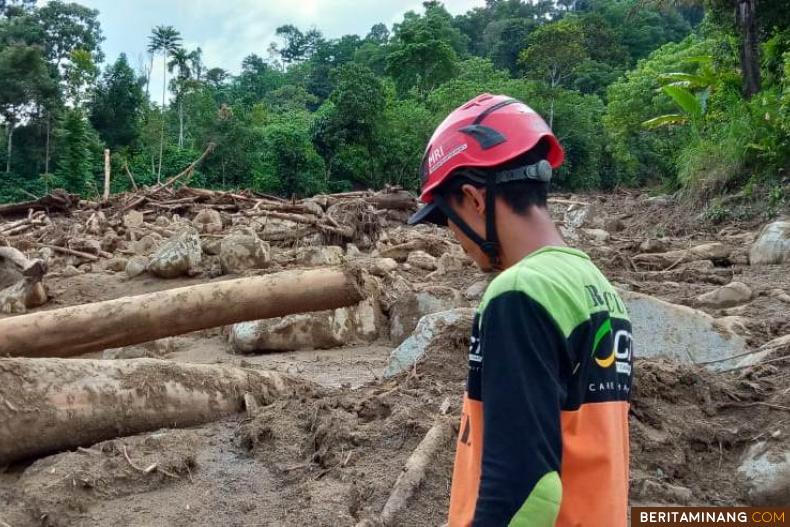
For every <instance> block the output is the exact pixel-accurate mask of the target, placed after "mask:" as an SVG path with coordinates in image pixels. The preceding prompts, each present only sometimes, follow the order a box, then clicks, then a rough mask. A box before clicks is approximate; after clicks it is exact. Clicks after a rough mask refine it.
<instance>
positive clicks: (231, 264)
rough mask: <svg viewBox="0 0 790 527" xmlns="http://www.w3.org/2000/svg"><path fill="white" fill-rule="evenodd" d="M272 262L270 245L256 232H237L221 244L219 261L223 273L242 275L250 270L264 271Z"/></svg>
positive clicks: (224, 239)
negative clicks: (270, 261)
mask: <svg viewBox="0 0 790 527" xmlns="http://www.w3.org/2000/svg"><path fill="white" fill-rule="evenodd" d="M269 260H270V254H269V244H267V243H265V242H263V241H262V240H261V239H260V238H258V236H257V235H256V234H255V232H254V231H252V230H250V231H249V232H241V231H239V232H235V233H233V234H231V235H229V236H226V237H225V238H223V240H222V242H221V243H220V249H219V261H220V265H221V266H222V272H223V273H241V272H243V271H246V270H248V269H262V268H264V267H266V266H267V265H268V263H269Z"/></svg>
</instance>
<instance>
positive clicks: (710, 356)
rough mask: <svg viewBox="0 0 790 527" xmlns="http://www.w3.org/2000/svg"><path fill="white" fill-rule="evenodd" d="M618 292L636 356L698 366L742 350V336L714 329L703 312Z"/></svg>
mask: <svg viewBox="0 0 790 527" xmlns="http://www.w3.org/2000/svg"><path fill="white" fill-rule="evenodd" d="M618 291H619V293H620V296H621V298H622V299H623V301H624V302H625V304H626V308H627V309H628V313H629V315H630V317H631V324H632V327H633V335H634V341H635V342H636V349H635V355H636V356H637V357H648V358H649V357H667V358H671V359H675V360H678V361H681V362H686V363H698V362H707V361H712V360H720V359H726V358H727V357H732V356H733V355H738V354H741V353H743V352H745V351H746V340H745V339H744V338H743V337H741V336H739V335H737V334H735V333H730V332H727V331H726V330H724V329H722V328H717V327H716V325H715V319H714V318H713V317H711V316H710V315H708V314H707V313H704V312H702V311H699V310H697V309H692V308H690V307H687V306H681V305H677V304H671V303H669V302H665V301H663V300H659V299H658V298H654V297H652V296H648V295H643V294H640V293H635V292H632V291H624V290H618ZM734 365H735V363H734V361H723V362H719V363H714V364H711V365H709V367H710V368H711V369H726V368H729V367H732V366H734Z"/></svg>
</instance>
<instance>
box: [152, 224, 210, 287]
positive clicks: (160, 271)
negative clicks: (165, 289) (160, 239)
mask: <svg viewBox="0 0 790 527" xmlns="http://www.w3.org/2000/svg"><path fill="white" fill-rule="evenodd" d="M202 257H203V249H202V248H201V246H200V237H199V236H198V233H197V231H196V230H195V229H194V227H191V226H190V227H184V228H182V229H181V230H180V231H179V232H177V233H176V234H175V235H173V237H172V238H170V239H169V240H167V241H166V242H165V243H163V244H162V245H161V246H160V247H159V248H158V249H157V250H156V252H155V253H154V254H153V256H151V261H150V262H149V263H148V272H150V273H151V274H153V275H155V276H158V277H159V278H176V277H178V276H183V275H194V274H197V273H198V272H199V270H198V265H200V262H201V260H202Z"/></svg>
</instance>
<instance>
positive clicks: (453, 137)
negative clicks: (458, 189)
mask: <svg viewBox="0 0 790 527" xmlns="http://www.w3.org/2000/svg"><path fill="white" fill-rule="evenodd" d="M541 139H546V140H547V141H548V146H549V148H548V153H547V154H546V161H548V164H549V165H550V168H558V167H559V166H560V165H561V164H562V162H563V160H564V158H565V153H564V151H563V149H562V146H560V143H559V141H557V138H556V137H554V134H553V133H552V131H551V129H550V128H549V126H548V125H547V124H546V122H545V121H544V120H543V119H542V118H541V117H540V115H538V114H537V112H535V111H534V110H533V109H532V108H530V107H529V106H527V105H526V104H524V103H522V102H521V101H517V100H516V99H513V98H510V97H507V96H505V95H491V94H489V93H484V94H482V95H478V96H477V97H475V98H474V99H472V100H471V101H469V102H467V103H466V104H464V105H463V106H461V107H459V108H457V109H456V110H455V111H453V112H452V113H451V114H450V115H448V116H447V118H446V119H445V120H444V121H443V122H442V124H440V125H439V127H438V128H437V129H436V131H435V132H434V133H433V136H432V137H431V140H430V141H429V142H428V147H427V148H426V149H425V155H424V157H423V160H422V166H421V167H420V184H421V195H420V200H421V201H423V203H426V204H427V205H426V206H424V207H423V208H422V209H420V210H419V211H418V212H417V213H416V214H414V215H413V216H412V217H411V218H410V219H409V224H410V225H414V224H417V223H422V222H430V223H440V224H444V223H446V217H445V214H443V212H442V211H441V210H440V208H439V207H437V204H436V203H435V201H434V190H436V189H437V188H438V187H440V186H441V185H443V184H444V183H446V182H447V181H448V180H449V179H451V178H452V177H453V176H454V175H457V174H458V173H459V171H458V169H460V168H482V169H490V168H493V167H496V166H498V165H501V164H503V163H506V162H507V161H510V160H512V159H514V158H516V157H518V156H520V155H521V154H524V153H525V152H528V151H529V150H531V149H532V148H534V147H535V145H537V144H538V142H539V141H540V140H541ZM542 168H549V167H542ZM509 172H512V171H509ZM537 172H540V171H539V170H533V171H532V173H533V174H535V173H537ZM542 172H543V174H545V170H544V171H542ZM550 174H551V173H550V170H549V175H548V177H546V176H545V175H544V176H542V177H530V176H528V175H526V173H525V175H524V176H523V179H538V180H545V181H548V178H550ZM515 179H518V177H517V176H513V175H511V176H509V177H508V179H507V180H510V181H512V180H515Z"/></svg>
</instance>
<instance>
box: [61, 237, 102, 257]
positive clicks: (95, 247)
mask: <svg viewBox="0 0 790 527" xmlns="http://www.w3.org/2000/svg"><path fill="white" fill-rule="evenodd" d="M67 245H68V247H69V249H71V250H72V251H80V252H83V253H88V254H96V255H98V254H101V252H102V249H101V242H100V241H99V240H93V239H90V238H72V239H70V240H69V242H68V244H67Z"/></svg>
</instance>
